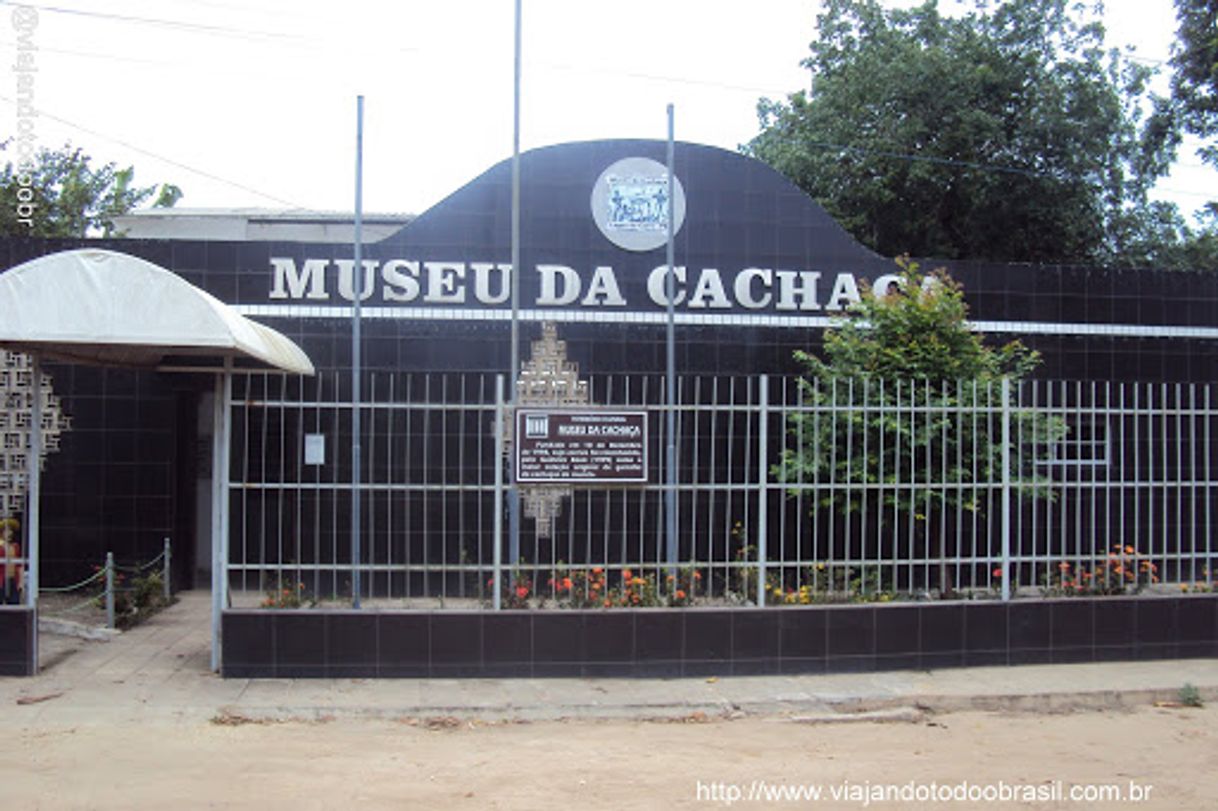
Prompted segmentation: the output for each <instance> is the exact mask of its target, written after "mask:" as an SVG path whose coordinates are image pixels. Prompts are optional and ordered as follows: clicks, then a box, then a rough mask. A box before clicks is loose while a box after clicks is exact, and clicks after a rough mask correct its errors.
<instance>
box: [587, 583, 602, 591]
mask: <svg viewBox="0 0 1218 811" xmlns="http://www.w3.org/2000/svg"><path fill="white" fill-rule="evenodd" d="M589 588H591V589H592V590H593V591H600V590H601V584H600V583H593V584H592V585H591V586H590V587H589Z"/></svg>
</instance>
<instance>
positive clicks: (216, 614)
mask: <svg viewBox="0 0 1218 811" xmlns="http://www.w3.org/2000/svg"><path fill="white" fill-rule="evenodd" d="M224 378H225V375H223V374H218V375H216V388H215V394H214V397H215V402H214V403H213V405H212V436H211V669H212V672H213V673H218V672H219V671H220V626H221V622H222V620H223V618H224V582H225V579H226V578H227V576H228V573H227V571H226V567H225V564H226V559H225V557H224V555H223V549H224V544H223V542H222V541H221V536H222V534H223V530H222V529H221V526H220V525H221V523H222V522H223V521H224V510H223V509H222V507H221V499H223V498H224V497H225V493H224V489H223V486H222V485H221V480H220V464H221V462H222V461H223V459H224V444H223V443H224V442H225V441H226V439H227V438H226V437H225V435H224V425H225V420H224V412H225V410H226V408H227V405H226V404H225V398H224V390H225V387H224Z"/></svg>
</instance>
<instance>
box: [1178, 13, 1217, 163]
mask: <svg viewBox="0 0 1218 811" xmlns="http://www.w3.org/2000/svg"><path fill="white" fill-rule="evenodd" d="M1176 20H1177V22H1178V23H1179V26H1180V27H1179V28H1178V29H1177V31H1176V44H1175V46H1174V48H1173V49H1172V58H1171V63H1172V67H1173V68H1175V74H1174V75H1173V77H1172V99H1173V101H1175V103H1176V105H1177V110H1178V112H1179V113H1180V118H1181V123H1182V124H1183V125H1184V128H1185V129H1186V130H1187V131H1188V132H1191V133H1193V134H1194V135H1199V136H1201V137H1202V138H1213V137H1214V136H1215V135H1218V4H1215V3H1214V2H1213V0H1176ZM1201 156H1202V158H1204V159H1205V160H1206V161H1207V162H1208V163H1211V164H1213V165H1215V166H1218V146H1215V145H1214V144H1209V145H1207V146H1206V147H1204V148H1203V149H1202V150H1201Z"/></svg>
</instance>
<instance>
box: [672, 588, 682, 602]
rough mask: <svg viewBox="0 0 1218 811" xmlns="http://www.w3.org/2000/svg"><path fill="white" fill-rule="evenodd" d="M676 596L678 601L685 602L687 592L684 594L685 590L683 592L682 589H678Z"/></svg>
mask: <svg viewBox="0 0 1218 811" xmlns="http://www.w3.org/2000/svg"><path fill="white" fill-rule="evenodd" d="M674 596H675V597H676V598H677V599H678V600H684V599H685V592H684V591H683V590H681V589H677V593H676V594H675V595H674Z"/></svg>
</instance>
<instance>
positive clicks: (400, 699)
mask: <svg viewBox="0 0 1218 811" xmlns="http://www.w3.org/2000/svg"><path fill="white" fill-rule="evenodd" d="M209 612H210V602H209V595H208V594H207V592H184V593H183V594H182V595H181V600H180V601H179V602H178V603H177V604H176V605H174V606H172V607H171V608H169V609H167V610H166V611H163V612H162V613H160V614H159V615H157V616H156V617H153V618H152V619H151V620H150V621H148V622H147V623H145V624H143V625H141V626H139V627H137V628H135V629H133V630H131V631H128V632H126V633H123V634H121V635H119V636H118V637H117V638H116V639H114V640H113V641H111V642H88V641H84V640H75V639H72V640H66V639H63V638H58V637H53V636H47V635H44V636H43V650H42V660H43V663H44V664H43V670H42V672H41V673H40V674H39V675H38V676H36V677H34V678H0V718H2V719H4V721H5V722H11V723H23V724H29V723H38V724H41V723H46V724H105V723H107V722H109V721H117V720H119V719H120V718H121V719H123V720H128V721H129V720H132V719H147V720H150V721H153V720H174V719H178V720H189V721H200V720H203V721H205V720H209V719H213V718H223V717H226V716H227V717H229V718H234V719H249V720H272V719H279V720H282V719H304V720H308V719H316V718H330V717H335V718H339V717H353V718H400V719H406V718H436V717H456V718H467V719H484V720H498V719H522V720H544V719H557V718H634V717H638V718H642V717H651V718H655V717H681V716H690V715H694V714H697V713H701V714H704V715H707V716H715V715H727V716H734V715H739V714H745V715H789V716H801V717H806V718H814V719H816V720H832V719H834V718H838V717H840V716H841V715H842V714H852V713H858V712H860V711H864V710H879V709H887V708H899V707H915V708H922V709H927V710H931V711H952V710H961V709H986V710H1037V711H1045V710H1061V709H1070V708H1080V707H1089V708H1112V707H1124V706H1135V705H1139V704H1148V703H1151V702H1153V701H1170V700H1173V699H1175V698H1176V695H1177V692H1178V690H1179V689H1180V687H1182V686H1183V685H1184V684H1185V683H1190V684H1192V685H1194V686H1196V687H1197V688H1198V690H1199V691H1200V693H1201V696H1202V697H1203V698H1204V699H1205V700H1207V701H1218V660H1215V659H1186V660H1175V661H1153V662H1119V663H1107V664H1077V665H1028V666H1021V667H989V668H961V669H948V670H938V671H933V672H925V671H898V672H888V673H866V674H836V675H822V676H750V677H743V676H736V677H725V678H709V679H705V678H697V679H418V680H405V679H403V680H376V679H318V680H303V679H302V680H296V679H221V678H220V677H219V676H217V675H215V674H213V673H211V672H210V671H209V670H208V664H209V644H210V629H209V622H210V614H209Z"/></svg>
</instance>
